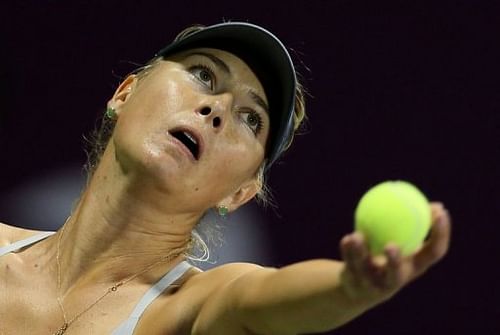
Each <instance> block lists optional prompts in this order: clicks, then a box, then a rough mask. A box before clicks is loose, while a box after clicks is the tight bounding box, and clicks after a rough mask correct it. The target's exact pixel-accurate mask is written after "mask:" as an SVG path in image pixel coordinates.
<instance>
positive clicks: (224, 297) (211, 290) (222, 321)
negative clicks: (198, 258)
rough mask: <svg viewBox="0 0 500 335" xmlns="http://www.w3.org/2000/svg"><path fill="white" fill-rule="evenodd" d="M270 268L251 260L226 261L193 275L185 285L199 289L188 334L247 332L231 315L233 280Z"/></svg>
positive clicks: (233, 300) (232, 312)
mask: <svg viewBox="0 0 500 335" xmlns="http://www.w3.org/2000/svg"><path fill="white" fill-rule="evenodd" d="M274 270H275V269H274V268H268V267H263V266H260V265H257V264H252V263H228V264H225V265H222V266H219V267H216V268H214V269H211V270H209V271H206V272H203V273H198V274H196V275H194V276H193V277H192V278H191V279H190V280H189V283H186V284H187V286H188V287H189V286H192V287H193V288H195V290H196V291H200V292H202V297H201V300H199V308H198V309H197V313H196V315H193V319H192V322H193V323H192V328H191V332H190V334H196V335H197V334H205V335H212V334H217V335H226V334H227V335H229V334H231V335H240V334H242V335H243V334H245V335H248V334H250V332H249V331H248V329H244V328H243V327H242V325H241V323H240V321H239V320H238V318H236V317H234V316H233V314H234V312H235V309H234V303H235V301H236V300H237V299H235V296H234V295H235V294H236V293H237V292H235V291H234V290H233V289H232V288H233V286H234V285H233V283H236V282H237V281H238V279H239V278H243V277H245V276H246V275H252V276H253V274H254V273H256V274H258V273H268V272H269V271H274Z"/></svg>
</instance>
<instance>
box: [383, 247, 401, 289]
mask: <svg viewBox="0 0 500 335" xmlns="http://www.w3.org/2000/svg"><path fill="white" fill-rule="evenodd" d="M384 254H385V256H386V257H387V265H386V271H385V286H386V288H394V287H397V286H399V285H401V283H402V279H403V278H402V268H401V264H402V255H401V250H400V248H399V247H398V246H397V245H395V244H392V243H390V244H388V245H387V246H386V247H385V249H384Z"/></svg>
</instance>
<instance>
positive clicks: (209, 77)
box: [189, 64, 215, 90]
mask: <svg viewBox="0 0 500 335" xmlns="http://www.w3.org/2000/svg"><path fill="white" fill-rule="evenodd" d="M189 71H190V72H191V74H192V75H193V76H194V77H195V78H196V79H197V80H198V81H200V82H201V83H202V84H203V85H205V86H206V87H208V88H209V89H210V90H213V89H214V87H215V74H214V72H213V71H212V69H210V68H209V67H207V66H205V65H201V64H200V65H195V66H192V67H190V68H189Z"/></svg>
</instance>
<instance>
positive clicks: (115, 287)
mask: <svg viewBox="0 0 500 335" xmlns="http://www.w3.org/2000/svg"><path fill="white" fill-rule="evenodd" d="M70 218H71V216H70V217H68V218H67V219H66V222H65V223H64V225H63V227H62V229H61V233H60V234H59V236H58V239H57V254H56V261H57V303H58V304H59V308H60V309H61V312H62V315H63V319H64V323H63V325H62V326H61V327H59V329H58V330H57V331H56V332H54V333H53V335H63V334H64V333H65V332H66V330H67V329H68V328H69V326H71V324H72V323H73V322H75V321H76V320H78V318H80V317H81V316H82V315H83V314H85V313H86V312H88V311H89V310H90V309H91V308H92V307H94V306H95V305H97V304H98V303H99V302H100V301H101V300H102V299H104V298H105V297H106V296H107V295H108V294H110V293H113V292H116V291H117V290H118V288H119V287H120V286H123V285H125V284H127V283H128V282H130V281H131V280H133V279H135V278H136V277H137V276H140V275H141V274H143V273H145V272H147V271H149V270H151V269H152V268H153V267H154V266H156V265H158V264H159V263H162V262H166V261H168V260H171V259H173V258H175V257H177V256H179V255H180V254H181V253H182V251H184V250H185V248H180V251H179V249H174V250H172V252H170V253H168V254H167V255H166V256H164V257H162V258H160V259H159V260H158V261H156V262H154V263H151V264H150V265H148V266H147V267H145V268H144V269H142V270H141V271H140V272H138V273H136V274H133V275H132V276H130V277H127V278H125V279H124V280H121V281H119V282H117V283H115V284H114V285H113V286H111V287H110V288H108V289H107V290H106V292H104V294H102V295H101V296H100V297H99V298H97V299H96V300H95V301H94V302H93V303H91V304H89V305H88V306H87V307H85V308H84V309H83V310H82V311H81V312H79V313H77V314H76V315H75V316H73V317H72V318H71V319H70V320H68V318H67V316H66V311H65V309H64V306H63V299H64V298H62V299H61V296H60V291H61V261H60V257H59V256H60V246H61V239H62V235H63V234H64V229H65V228H66V223H67V222H68V221H69V219H70Z"/></svg>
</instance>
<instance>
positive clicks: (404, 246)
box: [354, 180, 432, 255]
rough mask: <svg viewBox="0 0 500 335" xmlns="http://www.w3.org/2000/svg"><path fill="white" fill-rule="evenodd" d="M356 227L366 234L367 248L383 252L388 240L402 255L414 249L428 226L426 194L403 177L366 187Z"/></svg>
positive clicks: (428, 209)
mask: <svg viewBox="0 0 500 335" xmlns="http://www.w3.org/2000/svg"><path fill="white" fill-rule="evenodd" d="M354 217H355V229H356V231H360V232H362V233H363V235H364V236H365V238H366V240H367V242H368V247H369V249H370V252H371V253H372V254H374V255H379V254H382V253H383V251H384V247H385V246H386V244H387V243H389V242H393V243H395V244H396V245H398V246H399V247H400V248H401V253H402V254H403V255H408V254H411V253H413V252H414V251H415V250H417V249H418V248H419V247H420V246H421V245H422V242H423V241H424V239H425V237H426V236H427V234H428V232H429V229H430V227H431V220H432V219H431V208H430V205H429V201H428V200H427V198H426V197H425V195H424V194H423V193H422V192H421V191H420V190H419V189H418V188H417V187H415V186H414V185H412V184H411V183H409V182H406V181H401V180H398V181H385V182H382V183H380V184H378V185H375V186H374V187H372V188H371V189H369V190H368V191H367V192H366V193H365V194H364V195H363V197H362V198H361V200H360V201H359V203H358V205H357V207H356V211H355V214H354Z"/></svg>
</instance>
